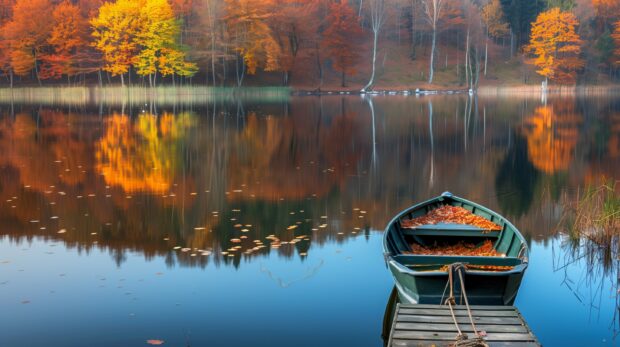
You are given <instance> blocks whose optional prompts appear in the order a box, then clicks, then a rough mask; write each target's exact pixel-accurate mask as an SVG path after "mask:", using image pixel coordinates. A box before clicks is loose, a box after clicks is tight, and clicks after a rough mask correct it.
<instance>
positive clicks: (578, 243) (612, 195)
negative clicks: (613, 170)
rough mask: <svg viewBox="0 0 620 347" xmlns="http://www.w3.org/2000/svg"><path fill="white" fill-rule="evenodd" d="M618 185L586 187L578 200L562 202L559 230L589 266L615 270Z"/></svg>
mask: <svg viewBox="0 0 620 347" xmlns="http://www.w3.org/2000/svg"><path fill="white" fill-rule="evenodd" d="M616 187H617V185H616V182H613V183H607V184H602V185H600V186H597V187H587V188H586V189H585V190H584V191H578V192H577V195H576V197H575V198H572V199H571V198H568V197H566V196H564V197H563V199H562V207H563V210H564V212H563V214H562V218H561V219H560V223H559V230H560V231H561V232H565V233H566V234H567V236H568V243H569V245H570V246H571V248H572V249H573V252H574V253H577V254H580V255H581V257H583V258H585V259H586V262H587V263H588V266H591V267H593V268H594V267H596V266H597V265H602V267H603V270H604V271H605V272H607V271H610V270H614V267H615V262H616V261H617V257H618V255H619V251H620V196H619V195H618V193H617V190H616Z"/></svg>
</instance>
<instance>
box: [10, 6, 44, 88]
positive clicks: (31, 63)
mask: <svg viewBox="0 0 620 347" xmlns="http://www.w3.org/2000/svg"><path fill="white" fill-rule="evenodd" d="M52 10H53V5H52V2H51V1H50V0H18V1H17V2H16V3H15V6H14V7H13V18H12V19H11V21H9V22H8V23H6V25H5V26H4V28H3V30H2V31H3V34H4V35H6V37H7V38H8V45H9V47H10V55H11V59H10V60H11V63H10V65H11V68H12V71H13V72H15V74H17V75H20V76H25V75H27V74H29V73H30V72H31V71H32V70H33V69H34V70H35V74H36V77H37V79H39V69H38V62H39V61H40V60H41V58H42V57H43V56H45V54H46V53H47V52H46V49H47V46H48V42H47V40H48V38H49V34H50V31H51V28H52V22H51V21H50V20H48V16H49V14H50V13H51V12H52ZM39 83H40V80H39Z"/></svg>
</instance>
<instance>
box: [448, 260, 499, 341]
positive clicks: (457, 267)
mask: <svg viewBox="0 0 620 347" xmlns="http://www.w3.org/2000/svg"><path fill="white" fill-rule="evenodd" d="M465 269H466V268H465V265H464V264H463V263H454V264H450V265H449V266H448V283H446V287H445V288H444V292H443V295H442V297H441V300H442V301H443V298H444V296H445V293H446V289H448V287H450V295H449V296H448V297H447V298H446V300H445V301H444V305H448V307H449V308H450V315H451V316H452V320H453V321H454V326H455V327H456V331H457V333H458V334H457V335H456V341H455V342H454V346H455V347H488V346H489V345H488V344H487V343H486V342H485V341H484V338H483V337H482V336H481V335H480V333H478V330H477V329H476V324H475V323H474V317H473V316H472V314H471V309H470V308H469V301H468V300H467V292H466V291H465V282H464V279H463V270H465ZM454 272H457V273H458V275H459V280H460V284H461V299H464V300H465V307H466V308H467V315H468V316H469V321H470V323H471V327H472V329H473V330H474V336H475V337H474V338H473V339H469V337H468V336H467V334H465V333H463V332H462V331H461V328H460V327H459V323H458V321H457V319H456V315H455V314H454V309H453V307H452V305H456V298H455V297H454Z"/></svg>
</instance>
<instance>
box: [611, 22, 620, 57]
mask: <svg viewBox="0 0 620 347" xmlns="http://www.w3.org/2000/svg"><path fill="white" fill-rule="evenodd" d="M611 37H612V38H613V39H614V46H615V49H614V60H615V62H616V64H617V65H620V21H617V22H616V25H615V28H614V32H613V34H611Z"/></svg>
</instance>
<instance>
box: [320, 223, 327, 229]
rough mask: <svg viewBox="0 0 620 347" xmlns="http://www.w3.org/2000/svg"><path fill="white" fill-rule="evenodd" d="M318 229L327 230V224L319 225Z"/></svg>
mask: <svg viewBox="0 0 620 347" xmlns="http://www.w3.org/2000/svg"><path fill="white" fill-rule="evenodd" d="M319 228H321V229H322V228H327V224H321V225H319Z"/></svg>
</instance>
